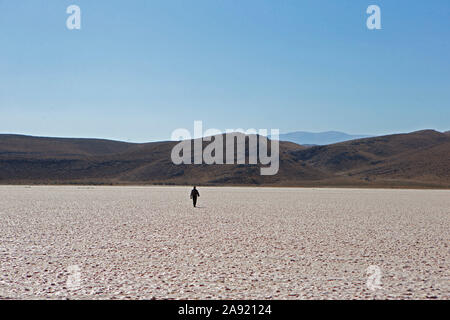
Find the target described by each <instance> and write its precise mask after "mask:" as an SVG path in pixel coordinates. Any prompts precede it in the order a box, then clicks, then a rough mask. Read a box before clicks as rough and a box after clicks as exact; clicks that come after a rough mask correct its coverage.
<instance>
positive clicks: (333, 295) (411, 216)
mask: <svg viewBox="0 0 450 320" xmlns="http://www.w3.org/2000/svg"><path fill="white" fill-rule="evenodd" d="M190 189H191V188H190V187H162V186H161V187H159V186H158V187H156V186H154V187H153V186H152V187H112V186H111V187H109V186H104V187H103V186H102V187H92V186H0V299H449V297H450V273H449V267H450V251H449V243H450V241H449V240H450V239H449V238H450V237H449V230H450V191H449V190H399V189H394V190H392V189H345V188H341V189H331V188H250V187H200V188H199V191H200V198H199V203H198V206H199V207H198V208H193V207H192V203H191V200H190V199H189V192H190Z"/></svg>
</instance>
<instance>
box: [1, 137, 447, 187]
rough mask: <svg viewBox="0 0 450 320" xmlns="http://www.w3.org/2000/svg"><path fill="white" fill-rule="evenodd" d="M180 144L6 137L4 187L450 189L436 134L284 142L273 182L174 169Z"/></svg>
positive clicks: (255, 173)
mask: <svg viewBox="0 0 450 320" xmlns="http://www.w3.org/2000/svg"><path fill="white" fill-rule="evenodd" d="M282 140H283V139H282ZM309 142H316V143H317V142H319V141H317V140H316V141H309ZM176 143H177V142H173V141H167V142H153V143H126V142H118V141H109V140H98V139H70V138H43V137H30V136H21V135H0V184H100V185H102V184H108V185H109V184H167V185H173V184H176V185H188V184H189V185H192V184H197V185H252V186H348V187H350V186H351V187H417V188H422V187H423V188H450V134H448V133H441V132H437V131H434V130H424V131H417V132H412V133H407V134H395V135H387V136H379V137H372V138H364V139H357V140H351V141H345V142H341V143H335V144H330V145H325V146H314V147H305V146H302V145H298V144H295V143H292V142H287V141H280V170H279V172H278V174H277V175H274V176H261V175H260V170H259V169H260V165H247V164H240V165H238V164H233V165H206V164H201V165H174V164H173V163H172V161H171V156H170V155H171V150H172V148H173V146H174V145H175V144H176ZM321 143H323V140H321ZM204 146H206V142H205V143H204Z"/></svg>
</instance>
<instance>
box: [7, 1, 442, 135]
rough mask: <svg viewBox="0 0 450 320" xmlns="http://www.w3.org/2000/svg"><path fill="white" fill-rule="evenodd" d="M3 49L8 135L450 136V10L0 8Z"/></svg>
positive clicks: (226, 5)
mask: <svg viewBox="0 0 450 320" xmlns="http://www.w3.org/2000/svg"><path fill="white" fill-rule="evenodd" d="M71 4H76V5H79V6H80V7H81V11H82V17H81V18H82V21H81V27H82V29H81V30H79V31H77V30H74V31H70V30H68V29H67V28H66V19H67V17H68V14H66V8H67V6H69V5H71ZM371 4H377V5H379V6H380V7H381V19H382V30H375V31H370V30H368V29H367V28H366V18H367V17H368V15H367V14H366V8H367V7H368V6H369V5H371ZM0 43H1V47H0V132H1V133H21V134H32V135H44V136H64V137H97V138H110V139H119V140H124V141H136V142H138V141H154V140H167V139H169V138H170V134H171V132H172V131H173V130H174V129H176V128H180V127H182V128H183V127H184V128H188V129H190V130H192V127H193V121H194V120H203V122H204V126H205V127H207V128H217V129H220V130H225V129H228V128H244V129H247V128H257V129H259V128H267V129H270V128H279V129H280V130H281V132H289V131H296V130H305V131H315V132H318V131H326V130H340V131H345V132H347V133H354V134H356V133H361V134H384V133H391V132H407V131H413V130H418V129H423V128H434V129H437V130H441V131H442V130H450V1H448V0H433V1H409V0H395V1H392V0H389V1H387V0H386V1H385V0H383V1H381V0H372V1H361V0H319V1H313V0H311V1H300V0H270V1H267V0H192V1H187V0H177V1H175V0H131V1H125V0H122V1H106V0H105V1H92V0H71V1H65V0H0Z"/></svg>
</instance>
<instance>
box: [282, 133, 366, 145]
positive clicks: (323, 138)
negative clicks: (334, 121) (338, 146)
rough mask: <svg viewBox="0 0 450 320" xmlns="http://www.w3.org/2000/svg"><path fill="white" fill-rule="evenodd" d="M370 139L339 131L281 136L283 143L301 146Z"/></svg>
mask: <svg viewBox="0 0 450 320" xmlns="http://www.w3.org/2000/svg"><path fill="white" fill-rule="evenodd" d="M369 137H370V136H369V135H362V134H360V135H352V134H347V133H344V132H339V131H326V132H317V133H315V132H306V131H296V132H289V133H284V134H280V140H281V141H290V142H294V143H297V144H301V145H327V144H333V143H338V142H344V141H349V140H354V139H362V138H369Z"/></svg>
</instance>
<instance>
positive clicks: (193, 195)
mask: <svg viewBox="0 0 450 320" xmlns="http://www.w3.org/2000/svg"><path fill="white" fill-rule="evenodd" d="M197 197H200V193H199V192H198V190H197V189H195V188H194V189H192V191H191V199H192V202H193V204H194V207H195V206H197Z"/></svg>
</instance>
